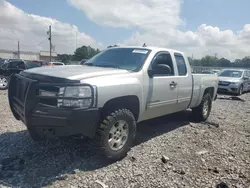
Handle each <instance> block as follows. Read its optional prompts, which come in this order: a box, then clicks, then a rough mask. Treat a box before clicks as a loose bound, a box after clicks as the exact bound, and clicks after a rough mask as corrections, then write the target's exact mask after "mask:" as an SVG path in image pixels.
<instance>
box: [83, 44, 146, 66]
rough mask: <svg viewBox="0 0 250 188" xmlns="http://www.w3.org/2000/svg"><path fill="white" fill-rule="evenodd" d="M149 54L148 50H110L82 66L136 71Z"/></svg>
mask: <svg viewBox="0 0 250 188" xmlns="http://www.w3.org/2000/svg"><path fill="white" fill-rule="evenodd" d="M149 53H150V50H148V49H143V48H110V49H108V50H105V51H102V52H100V53H99V54H97V55H95V56H94V57H93V58H91V59H89V60H88V61H86V63H84V64H83V65H89V66H100V67H113V68H121V69H126V70H131V71H138V70H139V69H140V68H141V67H142V66H143V64H144V62H145V60H146V58H147V57H148V54H149Z"/></svg>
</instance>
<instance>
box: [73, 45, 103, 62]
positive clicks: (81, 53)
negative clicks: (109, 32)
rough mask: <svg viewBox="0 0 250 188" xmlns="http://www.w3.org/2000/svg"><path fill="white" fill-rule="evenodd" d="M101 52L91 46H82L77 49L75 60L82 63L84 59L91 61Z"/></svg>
mask: <svg viewBox="0 0 250 188" xmlns="http://www.w3.org/2000/svg"><path fill="white" fill-rule="evenodd" d="M99 52H100V50H99V49H94V48H92V47H90V46H82V47H80V48H77V49H76V51H75V53H74V60H75V61H81V60H82V59H90V58H92V57H93V56H95V55H96V54H98V53H99Z"/></svg>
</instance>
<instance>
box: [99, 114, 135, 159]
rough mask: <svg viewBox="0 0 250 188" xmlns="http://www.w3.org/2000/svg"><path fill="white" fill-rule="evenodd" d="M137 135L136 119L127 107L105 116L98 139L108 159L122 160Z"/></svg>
mask: <svg viewBox="0 0 250 188" xmlns="http://www.w3.org/2000/svg"><path fill="white" fill-rule="evenodd" d="M135 136H136V121H135V117H134V115H133V113H132V112H130V111H129V110H127V109H118V110H116V111H114V112H112V113H111V114H109V115H108V116H106V117H105V118H104V120H103V122H102V123H101V125H100V128H99V129H98V131H97V136H96V140H97V141H98V144H99V147H100V149H101V150H102V152H103V153H104V154H105V156H106V157H107V158H108V159H111V160H120V159H122V158H123V157H125V156H126V155H127V152H128V151H129V150H130V149H131V147H132V145H133V143H134V140H135Z"/></svg>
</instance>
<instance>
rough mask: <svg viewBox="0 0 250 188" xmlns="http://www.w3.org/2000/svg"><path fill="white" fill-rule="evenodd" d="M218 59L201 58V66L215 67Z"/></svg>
mask: <svg viewBox="0 0 250 188" xmlns="http://www.w3.org/2000/svg"><path fill="white" fill-rule="evenodd" d="M217 61H218V58H217V57H215V56H209V55H207V56H205V57H203V58H201V66H209V67H211V66H216V64H217Z"/></svg>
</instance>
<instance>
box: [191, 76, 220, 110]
mask: <svg viewBox="0 0 250 188" xmlns="http://www.w3.org/2000/svg"><path fill="white" fill-rule="evenodd" d="M192 77H193V95H192V99H191V103H190V105H189V107H190V108H194V107H197V106H198V105H199V104H200V102H201V100H202V96H201V95H203V93H204V90H205V89H206V88H209V87H214V88H216V89H215V91H214V92H213V93H214V95H213V100H214V98H215V95H216V93H217V89H218V75H217V74H192Z"/></svg>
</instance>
